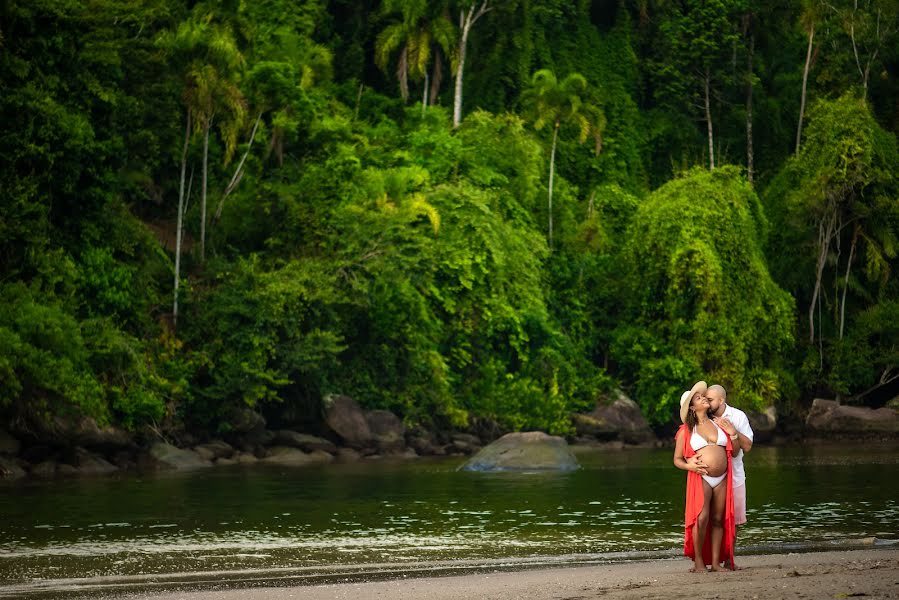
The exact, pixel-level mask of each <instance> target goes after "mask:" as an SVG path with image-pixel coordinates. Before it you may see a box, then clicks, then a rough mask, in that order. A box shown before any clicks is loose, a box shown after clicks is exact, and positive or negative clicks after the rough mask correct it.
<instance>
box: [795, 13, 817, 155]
mask: <svg viewBox="0 0 899 600" xmlns="http://www.w3.org/2000/svg"><path fill="white" fill-rule="evenodd" d="M814 41H815V24H814V23H812V26H811V27H810V28H809V30H808V50H807V51H806V53H805V69H804V70H803V71H802V98H801V99H800V101H799V125H797V127H796V154H799V145H800V144H801V143H802V120H803V119H804V118H805V92H806V88H807V86H808V71H809V68H810V67H811V64H812V47H813V45H814Z"/></svg>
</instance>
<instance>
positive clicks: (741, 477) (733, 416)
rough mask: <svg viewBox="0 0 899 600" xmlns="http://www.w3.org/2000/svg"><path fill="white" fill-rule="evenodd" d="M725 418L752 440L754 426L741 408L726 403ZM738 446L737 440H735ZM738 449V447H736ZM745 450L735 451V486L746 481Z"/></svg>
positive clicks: (733, 461)
mask: <svg viewBox="0 0 899 600" xmlns="http://www.w3.org/2000/svg"><path fill="white" fill-rule="evenodd" d="M723 416H724V418H726V419H727V420H728V421H730V422H731V423H733V425H734V427H736V428H737V431H738V432H740V433H741V434H742V435H744V436H746V437H747V438H749V440H750V441H752V426H750V425H749V417H747V416H746V413H744V412H743V411H742V410H740V409H739V408H734V407H733V406H731V405H730V404H725V409H724V415H723ZM734 445H735V446H736V442H734ZM735 450H736V448H735ZM743 454H744V453H743V452H738V453H735V455H734V457H733V460H732V463H733V468H734V487H740V486H741V485H743V484H744V483H746V469H744V468H743Z"/></svg>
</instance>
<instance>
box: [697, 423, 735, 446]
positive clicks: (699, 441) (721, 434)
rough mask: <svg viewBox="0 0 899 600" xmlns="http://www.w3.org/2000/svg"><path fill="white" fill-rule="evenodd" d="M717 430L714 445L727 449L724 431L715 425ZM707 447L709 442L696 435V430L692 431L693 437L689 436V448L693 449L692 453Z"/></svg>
mask: <svg viewBox="0 0 899 600" xmlns="http://www.w3.org/2000/svg"><path fill="white" fill-rule="evenodd" d="M715 427H716V428H717V429H718V441H716V442H715V443H716V444H718V445H719V446H725V447H727V434H726V433H724V430H723V429H721V428H720V427H718V426H717V425H715ZM708 445H709V441H708V440H707V439H705V438H704V437H702V436H701V435H699V434H698V433H696V429H694V430H693V435H691V436H690V446H691V447H692V448H693V452H696V451H697V450H699V449H700V448H705V447H706V446H708Z"/></svg>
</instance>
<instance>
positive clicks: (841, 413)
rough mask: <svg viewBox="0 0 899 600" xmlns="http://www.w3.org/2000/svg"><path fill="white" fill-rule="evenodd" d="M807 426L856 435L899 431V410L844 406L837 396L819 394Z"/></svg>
mask: <svg viewBox="0 0 899 600" xmlns="http://www.w3.org/2000/svg"><path fill="white" fill-rule="evenodd" d="M805 426H806V427H807V428H808V429H809V430H811V431H812V432H815V433H830V434H842V435H852V436H856V435H857V436H869V435H870V436H876V435H884V434H887V435H896V434H899V412H897V411H895V410H893V409H891V408H887V407H883V408H878V409H876V410H875V409H873V408H865V407H863V406H844V405H842V404H840V403H839V402H836V401H835V400H823V399H821V398H815V400H814V401H813V402H812V407H811V409H809V411H808V416H807V417H806V419H805Z"/></svg>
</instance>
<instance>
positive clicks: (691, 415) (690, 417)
mask: <svg viewBox="0 0 899 600" xmlns="http://www.w3.org/2000/svg"><path fill="white" fill-rule="evenodd" d="M696 393H697V394H699V392H696ZM699 395H700V397H702V394H699ZM695 398H696V394H693V398H690V400H689V404H688V405H687V418H686V419H684V423H686V424H687V427H689V428H690V431H693V430H694V429H696V424H697V423H699V421H698V420H697V419H696V411H695V410H693V400H694V399H695Z"/></svg>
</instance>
